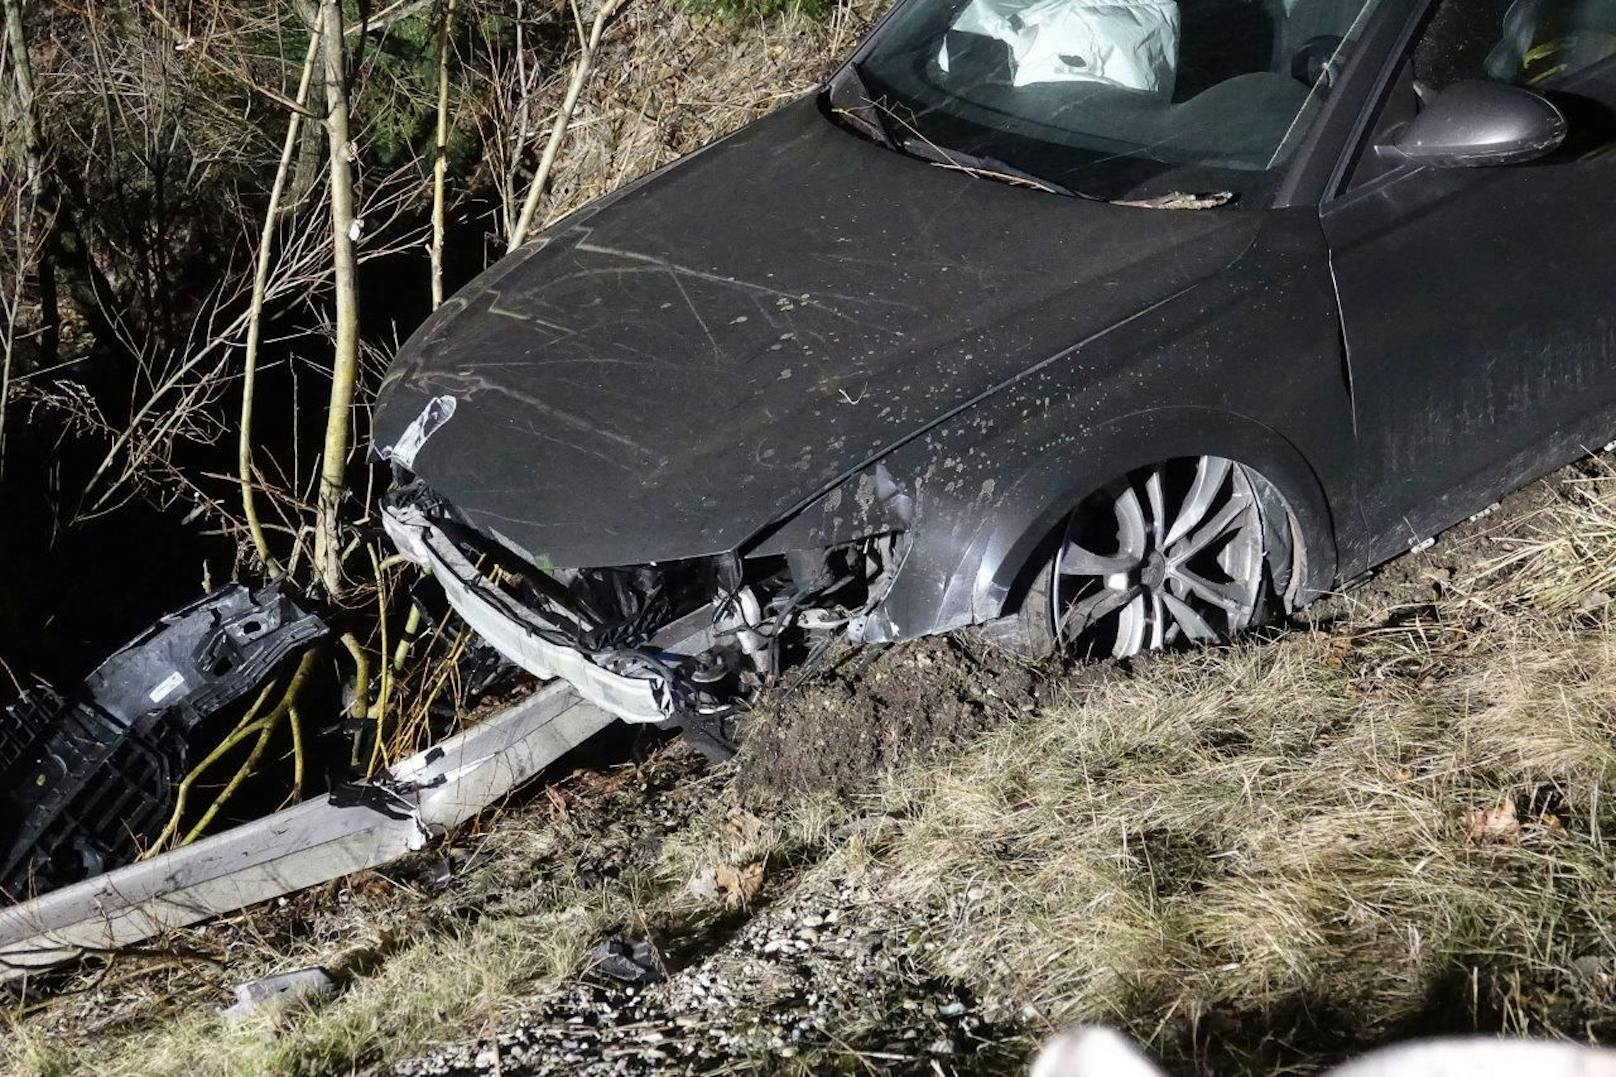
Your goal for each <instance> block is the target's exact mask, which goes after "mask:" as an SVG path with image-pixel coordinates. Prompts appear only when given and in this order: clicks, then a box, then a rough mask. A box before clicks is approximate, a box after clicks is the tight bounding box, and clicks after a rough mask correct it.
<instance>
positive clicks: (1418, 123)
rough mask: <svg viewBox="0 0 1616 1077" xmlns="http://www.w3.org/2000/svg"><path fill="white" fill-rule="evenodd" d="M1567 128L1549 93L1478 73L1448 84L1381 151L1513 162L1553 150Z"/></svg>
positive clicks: (1430, 158)
mask: <svg viewBox="0 0 1616 1077" xmlns="http://www.w3.org/2000/svg"><path fill="white" fill-rule="evenodd" d="M1565 134H1566V120H1565V116H1564V115H1563V114H1562V113H1561V112H1560V110H1559V109H1558V108H1556V107H1555V106H1554V104H1553V102H1551V101H1549V100H1548V99H1547V98H1545V97H1543V96H1541V95H1539V94H1535V93H1533V92H1532V91H1531V90H1523V89H1521V88H1520V87H1518V86H1509V85H1506V84H1504V83H1502V82H1486V81H1482V80H1479V79H1475V80H1466V81H1463V82H1455V83H1454V84H1453V85H1451V86H1449V87H1448V88H1447V89H1445V90H1443V91H1442V92H1441V93H1440V94H1438V95H1437V97H1436V100H1434V101H1432V102H1431V104H1430V105H1429V106H1427V107H1426V108H1425V110H1424V111H1422V112H1421V113H1420V114H1419V115H1418V116H1416V117H1414V119H1413V120H1411V121H1410V122H1409V123H1408V124H1406V125H1405V126H1404V127H1403V128H1402V130H1401V131H1399V132H1398V133H1397V136H1396V138H1395V139H1394V140H1393V141H1392V143H1391V144H1390V145H1383V146H1378V147H1376V152H1377V153H1378V154H1380V155H1381V156H1382V157H1391V158H1393V159H1398V160H1403V161H1411V162H1413V163H1416V164H1422V165H1430V166H1432V167H1434V168H1476V167H1481V166H1484V165H1512V164H1518V163H1520V162H1521V161H1531V160H1534V159H1535V158H1538V157H1542V156H1543V155H1544V154H1546V153H1549V152H1551V151H1552V150H1554V149H1555V148H1556V147H1557V146H1559V145H1560V143H1561V142H1562V141H1564V140H1565Z"/></svg>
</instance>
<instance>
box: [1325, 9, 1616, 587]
mask: <svg viewBox="0 0 1616 1077" xmlns="http://www.w3.org/2000/svg"><path fill="white" fill-rule="evenodd" d="M1612 57H1616V0H1516V2H1515V3H1512V4H1506V3H1504V2H1495V0H1437V2H1436V3H1433V5H1432V10H1431V11H1430V12H1429V13H1428V14H1427V15H1426V17H1425V20H1424V22H1423V24H1422V25H1421V26H1420V27H1419V29H1418V30H1417V31H1416V32H1415V34H1414V35H1413V37H1412V39H1411V40H1410V41H1409V43H1408V46H1407V50H1406V52H1405V53H1404V55H1403V56H1402V57H1401V59H1400V61H1399V62H1398V64H1397V67H1396V69H1395V74H1394V75H1393V76H1392V78H1391V80H1390V83H1389V86H1388V88H1387V90H1386V91H1385V93H1384V95H1383V97H1382V99H1381V100H1380V101H1379V102H1378V103H1376V105H1375V112H1374V114H1373V117H1372V119H1371V122H1370V123H1369V124H1368V125H1367V127H1366V128H1365V131H1366V135H1365V137H1364V139H1363V140H1362V141H1363V144H1362V145H1361V146H1360V147H1359V148H1358V150H1357V152H1356V158H1355V160H1354V161H1353V162H1352V163H1351V165H1350V167H1349V169H1348V170H1347V172H1346V179H1345V180H1344V182H1343V184H1342V189H1341V191H1340V193H1339V194H1338V195H1336V196H1335V197H1333V198H1331V199H1328V200H1327V201H1326V202H1325V203H1324V205H1323V206H1322V207H1321V221H1322V224H1323V227H1324V231H1325V235H1326V238H1327V241H1328V244H1329V247H1330V252H1331V261H1332V269H1333V272H1334V275H1335V280H1336V287H1337V291H1338V298H1339V303H1340V308H1341V316H1342V321H1343V335H1344V338H1345V345H1346V353H1347V361H1348V364H1349V368H1350V379H1351V389H1352V394H1353V409H1354V423H1355V436H1356V441H1357V444H1356V453H1357V459H1358V466H1357V481H1358V483H1359V490H1358V494H1359V497H1358V501H1359V505H1360V507H1361V508H1360V511H1361V514H1362V519H1361V521H1360V522H1361V523H1362V524H1363V525H1364V526H1365V528H1366V530H1367V531H1368V533H1369V534H1371V535H1373V536H1376V542H1377V544H1378V547H1379V548H1378V549H1377V550H1376V551H1375V555H1374V556H1375V558H1376V559H1378V558H1380V557H1385V556H1388V555H1390V554H1392V553H1395V552H1396V549H1397V548H1398V547H1399V546H1400V545H1412V544H1414V543H1417V542H1418V541H1420V540H1422V539H1423V538H1425V537H1426V536H1429V535H1431V534H1433V533H1434V532H1435V531H1437V530H1440V529H1441V528H1443V527H1446V526H1448V525H1449V524H1452V523H1454V522H1456V521H1457V520H1459V519H1462V518H1463V517H1464V516H1465V515H1467V514H1469V513H1471V512H1474V511H1476V509H1478V508H1479V507H1481V506H1483V505H1485V504H1487V503H1489V502H1490V501H1492V500H1493V499H1495V498H1496V497H1498V496H1499V495H1500V494H1501V493H1502V492H1504V491H1506V490H1508V489H1511V488H1513V487H1514V486H1515V485H1518V484H1519V483H1521V482H1524V481H1526V480H1528V479H1530V478H1533V477H1536V476H1537V475H1538V474H1541V473H1543V472H1545V471H1547V470H1550V469H1551V468H1553V467H1555V466H1557V465H1559V464H1560V463H1563V462H1565V461H1566V460H1568V459H1570V458H1573V457H1574V456H1576V455H1578V454H1580V452H1581V449H1582V447H1583V446H1589V447H1592V448H1597V447H1598V446H1599V445H1600V444H1602V443H1603V441H1604V440H1606V439H1608V438H1610V437H1611V436H1612V431H1613V430H1616V417H1613V415H1612V405H1613V403H1616V154H1612V153H1610V152H1608V151H1609V150H1610V149H1611V145H1612V141H1613V140H1612V137H1611V131H1612V124H1611V122H1610V117H1611V116H1612V115H1613V107H1616V60H1613V59H1612ZM1480 78H1487V79H1494V80H1498V81H1505V82H1511V83H1514V84H1517V85H1527V86H1531V87H1532V88H1533V89H1536V90H1539V91H1540V92H1542V93H1544V95H1545V96H1547V97H1549V98H1550V99H1551V100H1553V101H1554V102H1555V103H1556V104H1557V105H1559V106H1560V108H1561V110H1562V112H1563V113H1565V115H1566V117H1567V120H1568V136H1567V140H1566V142H1565V144H1564V145H1562V146H1561V147H1560V149H1558V150H1557V151H1555V152H1553V153H1552V154H1550V155H1549V156H1546V157H1544V158H1541V159H1539V160H1536V161H1532V162H1529V163H1524V164H1515V165H1508V166H1495V167H1421V166H1418V165H1413V164H1408V163H1398V162H1397V161H1395V160H1389V159H1387V158H1385V157H1384V156H1382V155H1378V154H1377V153H1376V150H1375V147H1376V145H1378V144H1382V143H1383V142H1386V141H1389V140H1390V139H1392V138H1395V136H1396V133H1397V131H1398V129H1399V126H1400V125H1401V124H1404V123H1406V122H1407V121H1408V120H1410V119H1411V118H1412V117H1413V116H1414V115H1416V114H1417V113H1418V111H1419V110H1420V109H1421V108H1422V107H1425V106H1426V105H1428V104H1429V103H1430V101H1432V100H1434V98H1435V96H1436V95H1437V94H1439V93H1440V92H1441V91H1442V90H1443V89H1444V88H1445V87H1446V86H1448V85H1451V84H1452V83H1454V82H1456V81H1459V80H1461V79H1480Z"/></svg>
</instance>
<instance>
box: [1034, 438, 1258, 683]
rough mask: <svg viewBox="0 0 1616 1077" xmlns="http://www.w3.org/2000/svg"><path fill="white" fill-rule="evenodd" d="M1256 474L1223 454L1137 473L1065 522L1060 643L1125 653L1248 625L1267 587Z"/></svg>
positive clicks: (1057, 615)
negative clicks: (1223, 456) (1254, 482)
mask: <svg viewBox="0 0 1616 1077" xmlns="http://www.w3.org/2000/svg"><path fill="white" fill-rule="evenodd" d="M1264 556H1265V555H1264V542H1263V523H1262V514H1261V509H1260V508H1259V506H1258V502H1257V494H1256V490H1255V488H1254V486H1253V483H1252V478H1251V475H1250V474H1249V473H1248V472H1247V471H1246V469H1245V468H1243V467H1241V466H1240V465H1238V464H1235V463H1233V462H1232V461H1229V460H1226V459H1224V458H1222V457H1218V456H1202V457H1198V458H1189V459H1185V460H1173V461H1169V462H1167V463H1165V464H1161V465H1158V466H1156V467H1152V468H1146V469H1144V470H1141V471H1137V472H1134V473H1133V474H1132V475H1130V476H1128V477H1127V478H1126V479H1123V480H1120V481H1118V482H1116V483H1113V484H1111V485H1109V486H1107V487H1105V488H1103V489H1101V490H1099V491H1097V492H1096V493H1095V494H1094V495H1092V496H1091V497H1089V498H1088V499H1086V500H1085V501H1084V503H1083V504H1082V505H1081V506H1080V507H1079V508H1078V510H1077V511H1076V512H1074V513H1072V515H1071V516H1070V517H1069V518H1068V519H1067V522H1066V527H1065V533H1064V536H1063V539H1062V542H1061V544H1060V547H1059V549H1058V550H1057V552H1056V554H1055V563H1054V578H1053V586H1051V587H1050V589H1049V594H1050V601H1051V606H1052V609H1051V611H1050V612H1051V616H1052V617H1053V624H1054V629H1055V638H1056V640H1057V641H1059V643H1060V644H1061V645H1062V646H1063V647H1067V648H1071V649H1074V650H1076V651H1078V652H1079V653H1084V654H1089V655H1094V656H1099V655H1104V654H1107V653H1109V654H1110V655H1111V656H1113V657H1115V658H1127V657H1129V656H1131V655H1135V654H1138V653H1140V652H1141V651H1145V650H1155V649H1159V648H1161V647H1165V646H1168V645H1170V644H1173V643H1176V642H1179V641H1190V642H1196V643H1210V642H1215V641H1217V640H1221V639H1227V638H1228V637H1229V636H1231V635H1233V634H1234V633H1236V632H1239V631H1240V630H1241V629H1243V628H1246V627H1247V626H1249V625H1250V624H1251V623H1252V621H1253V620H1254V619H1255V617H1256V615H1257V606H1258V602H1259V601H1260V597H1261V595H1262V589H1263V574H1264Z"/></svg>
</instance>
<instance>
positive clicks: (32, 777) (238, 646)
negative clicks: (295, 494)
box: [0, 584, 326, 899]
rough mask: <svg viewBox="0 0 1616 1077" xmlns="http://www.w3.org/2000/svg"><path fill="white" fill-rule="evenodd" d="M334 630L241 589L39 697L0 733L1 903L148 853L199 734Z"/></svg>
mask: <svg viewBox="0 0 1616 1077" xmlns="http://www.w3.org/2000/svg"><path fill="white" fill-rule="evenodd" d="M325 632H326V627H325V624H324V623H323V622H322V621H321V620H320V619H319V618H318V617H315V616H314V615H313V614H309V613H305V612H303V611H302V610H300V609H298V607H297V606H296V605H295V604H293V602H292V600H291V599H290V598H289V597H287V596H286V595H285V594H283V593H281V591H280V590H279V588H277V587H273V586H271V587H267V588H265V589H264V590H262V591H259V592H258V593H257V594H253V593H252V592H251V591H249V590H248V589H247V588H246V587H243V586H241V585H239V584H233V585H231V586H229V587H225V588H223V589H221V590H219V591H216V592H214V593H213V594H211V595H209V596H208V597H206V598H204V599H202V600H201V601H200V602H196V603H194V604H192V605H190V606H187V607H185V608H184V609H182V610H179V611H177V612H175V613H172V614H169V615H168V616H166V617H164V618H163V619H162V620H161V621H159V622H158V623H157V624H155V625H153V626H152V627H151V628H150V629H148V630H147V631H146V632H145V633H143V634H142V635H141V636H140V637H138V638H137V639H136V640H134V641H133V642H132V643H130V644H129V645H128V646H127V647H125V648H123V649H122V650H120V651H117V652H115V653H114V654H113V655H111V656H110V657H109V658H107V660H106V661H104V662H103V663H101V665H100V666H99V667H97V668H96V669H95V671H94V672H92V673H91V674H90V675H89V676H88V677H87V678H85V681H84V684H83V685H82V686H80V687H79V688H78V689H77V690H75V691H72V692H70V693H67V694H65V695H64V694H62V693H58V692H56V691H54V690H52V689H49V688H44V687H38V688H33V689H30V690H29V691H28V692H26V693H24V694H23V696H22V698H20V699H18V700H17V701H16V702H15V703H13V704H12V705H11V706H10V707H8V708H7V709H6V712H5V716H4V722H3V724H0V891H3V892H4V894H6V895H8V896H10V897H11V898H13V899H16V898H22V897H25V896H27V895H28V894H30V893H32V892H43V891H46V890H54V889H56V888H58V887H61V886H65V885H67V884H69V883H72V882H76V881H78V880H80V879H84V878H87V877H89V876H92V875H98V874H100V873H101V872H103V871H106V870H108V869H109V868H114V867H117V866H119V865H120V864H125V863H128V862H129V861H131V860H133V859H134V858H135V857H136V856H137V855H139V853H140V850H141V848H142V846H143V845H144V844H145V842H147V841H149V840H151V838H153V837H154V836H155V835H156V834H157V833H158V831H160V830H161V828H162V826H163V824H164V823H166V822H167V821H168V816H169V813H170V812H171V811H172V810H173V802H174V799H173V798H174V786H175V783H176V782H177V781H178V780H179V778H180V776H181V775H183V774H184V773H185V768H186V765H187V762H188V760H189V759H190V758H191V756H192V754H193V752H192V739H193V736H194V735H195V734H196V731H197V727H198V725H199V724H200V723H201V722H202V721H203V720H204V719H206V718H208V717H209V716H210V715H213V714H215V713H217V712H218V711H219V710H221V709H223V708H224V707H226V706H228V705H229V704H231V703H233V702H234V701H236V700H237V699H239V698H241V697H242V696H244V695H246V694H247V693H248V692H249V691H251V690H252V689H253V688H256V687H257V686H258V685H259V684H261V683H262V682H263V680H264V679H265V678H266V677H268V676H269V674H270V673H271V672H272V671H273V670H274V669H275V668H276V667H277V666H278V665H279V664H280V663H281V661H282V660H284V659H285V658H287V657H288V656H290V655H291V654H293V653H295V652H297V651H300V650H302V649H303V648H304V647H306V646H307V645H308V644H309V643H311V642H313V641H314V640H316V639H318V638H319V637H321V636H323V635H324V634H325Z"/></svg>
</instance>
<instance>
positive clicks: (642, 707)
mask: <svg viewBox="0 0 1616 1077" xmlns="http://www.w3.org/2000/svg"><path fill="white" fill-rule="evenodd" d="M383 522H384V525H385V526H386V529H387V534H388V536H389V537H390V538H391V539H392V540H393V544H394V545H395V546H397V547H398V550H399V552H400V553H402V554H403V555H404V556H405V557H408V558H409V559H410V560H412V561H414V562H416V563H417V564H419V565H421V566H422V567H423V568H425V569H427V570H428V571H430V572H431V573H432V575H433V576H434V577H435V578H436V579H437V581H438V583H439V585H440V586H442V588H443V591H444V594H445V596H446V597H447V598H448V600H449V604H450V605H451V606H453V607H454V610H455V612H456V613H458V614H459V615H460V616H461V617H462V618H463V619H464V620H465V622H466V623H467V624H468V625H470V626H471V627H472V629H473V630H474V631H475V632H476V633H477V634H478V635H480V636H482V637H483V638H484V639H486V640H487V641H488V642H489V643H491V644H493V646H494V648H495V649H496V650H498V651H499V652H500V653H501V654H503V655H504V656H505V657H506V658H509V659H510V660H511V661H512V662H514V663H516V664H517V665H518V666H521V667H522V668H523V669H525V670H527V671H528V672H529V673H531V674H533V675H534V676H535V677H539V678H541V679H543V680H553V679H556V678H560V679H561V680H564V681H566V682H567V683H568V684H570V685H572V686H573V688H574V689H575V690H576V691H577V692H578V694H579V695H580V696H582V697H583V698H584V699H586V700H588V701H589V702H590V703H593V704H595V705H596V706H597V707H600V708H601V709H603V710H606V711H608V712H610V713H612V714H615V715H617V716H618V717H620V718H623V719H624V720H626V721H630V722H663V721H666V720H668V719H669V718H671V717H672V716H673V700H672V693H671V691H670V689H669V686H668V684H667V683H666V681H665V680H660V681H659V680H654V679H651V678H649V677H631V676H626V675H624V674H619V673H613V672H612V671H610V670H607V669H604V668H602V667H601V666H599V665H597V664H595V663H594V662H592V661H590V660H589V659H588V658H587V657H585V656H584V654H583V653H582V652H580V651H578V650H575V649H573V648H571V647H567V646H564V645H561V644H557V643H553V642H551V641H549V640H547V639H545V638H544V637H543V636H542V635H541V632H543V631H545V630H546V629H548V628H549V626H548V625H546V624H544V623H542V622H539V621H537V618H535V616H534V615H533V613H532V612H531V611H528V610H525V609H523V608H522V607H521V606H519V605H518V604H517V603H515V602H514V601H512V600H511V599H510V598H509V597H508V596H506V595H504V594H502V593H501V592H499V591H498V590H496V589H495V588H493V587H491V586H489V585H488V584H487V583H486V582H484V580H483V577H482V575H481V574H480V573H479V572H478V571H477V569H476V567H475V566H474V565H472V563H471V561H470V559H468V558H467V557H466V556H465V555H464V554H462V553H461V552H460V550H459V548H458V547H457V546H456V545H455V543H454V541H453V540H452V539H450V538H449V536H448V535H447V534H445V533H444V531H443V530H442V529H441V528H439V527H438V526H437V525H436V524H434V523H433V522H432V521H431V520H430V519H429V518H428V517H427V515H426V514H425V513H424V512H422V511H421V510H420V509H419V508H416V507H413V506H388V507H387V509H385V510H384V514H383Z"/></svg>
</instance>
